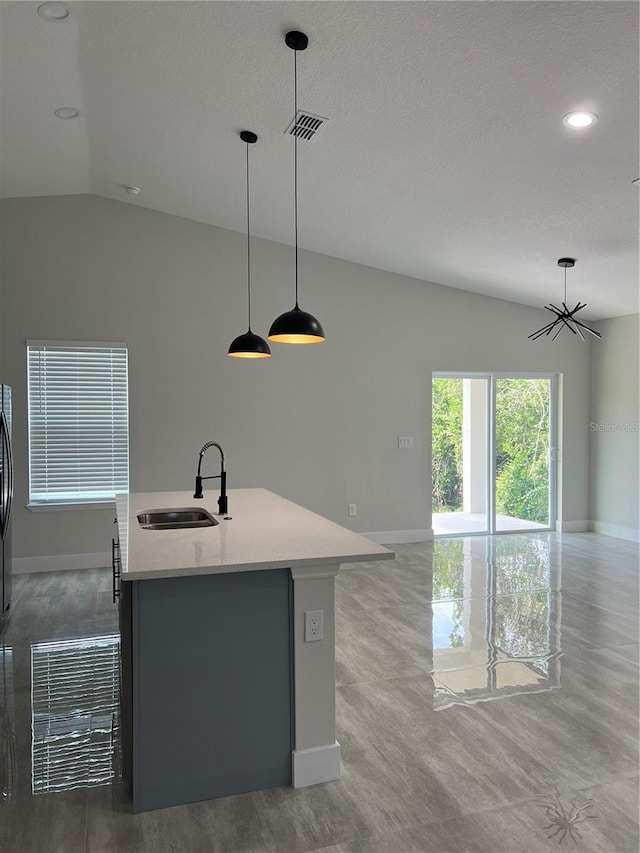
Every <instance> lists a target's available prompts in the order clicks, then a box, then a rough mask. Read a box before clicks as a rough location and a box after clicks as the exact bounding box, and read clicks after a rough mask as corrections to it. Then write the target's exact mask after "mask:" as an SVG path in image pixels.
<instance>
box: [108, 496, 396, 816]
mask: <svg viewBox="0 0 640 853" xmlns="http://www.w3.org/2000/svg"><path fill="white" fill-rule="evenodd" d="M216 497H217V495H216V493H215V491H211V492H208V493H207V492H205V495H204V499H203V500H194V498H193V495H192V493H190V492H157V493H152V492H141V493H132V494H128V495H121V496H118V498H117V501H116V504H117V524H118V539H119V543H116V544H115V545H114V593H115V595H117V596H119V604H120V622H121V636H122V703H121V707H122V743H123V766H124V771H125V776H126V778H127V780H128V782H129V784H130V787H131V793H132V802H133V811H134V812H138V811H145V810H148V809H154V808H161V807H165V806H170V805H177V804H180V803H187V802H194V801H197V800H202V799H210V798H213V797H219V796H227V795H230V794H237V793H241V792H245V791H251V790H258V789H260V788H268V787H273V786H277V785H287V784H291V785H293V786H294V787H296V788H297V787H304V786H306V785H312V784H315V783H318V782H328V781H331V780H333V779H337V778H339V776H340V746H339V744H338V743H337V742H336V739H335V643H334V636H335V631H334V578H335V576H336V574H337V572H338V569H339V567H340V564H341V563H348V562H360V561H365V560H367V561H368V560H384V559H393V557H394V554H393V552H391V551H389V550H388V549H387V548H384V547H382V546H380V545H377V544H375V543H373V542H371V541H370V540H368V539H365V538H364V537H362V536H359V535H357V534H355V533H353V532H351V531H349V530H347V529H345V528H343V527H341V526H340V525H337V524H334V523H333V522H331V521H328V520H327V519H325V518H322V517H321V516H319V515H316V514H315V513H312V512H310V511H308V510H305V509H303V508H302V507H300V506H298V505H297V504H294V503H292V502H291V501H288V500H285V499H284V498H281V497H279V496H278V495H275V494H274V493H272V492H269V491H267V490H266V489H232V490H230V491H229V493H228V498H229V511H228V513H227V514H226V515H225V516H219V515H217V514H216V513H217V509H218V507H217V502H216ZM176 508H179V509H193V508H197V509H199V510H204V511H206V512H208V513H210V515H211V516H212V517H213V518H214V519H215V520H216V521H217V522H218V524H216V525H215V526H207V527H195V528H186V529H160V530H158V529H144V528H143V527H141V525H140V523H139V521H138V516H139V515H142V514H144V513H150V512H152V511H154V510H155V511H161V510H168V509H176Z"/></svg>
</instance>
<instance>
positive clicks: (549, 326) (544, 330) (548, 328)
mask: <svg viewBox="0 0 640 853" xmlns="http://www.w3.org/2000/svg"><path fill="white" fill-rule="evenodd" d="M557 322H558V321H557V320H553V321H552V322H551V323H548V324H547V325H546V326H543V327H542V328H541V329H538V331H537V332H532V333H531V334H530V335H529V336H528V337H530V338H532V339H533V340H536V339H537V338H539V337H541V335H544V334H547V335H548V334H549V332H550V331H551V329H553V327H554V326H555V325H556V323H557Z"/></svg>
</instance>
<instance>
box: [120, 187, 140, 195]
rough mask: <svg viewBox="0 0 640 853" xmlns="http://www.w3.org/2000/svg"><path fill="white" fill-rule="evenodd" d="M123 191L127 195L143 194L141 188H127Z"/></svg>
mask: <svg viewBox="0 0 640 853" xmlns="http://www.w3.org/2000/svg"><path fill="white" fill-rule="evenodd" d="M122 189H123V190H124V191H125V192H126V193H127V195H140V193H141V192H142V190H141V189H140V187H131V186H127V187H123V188H122Z"/></svg>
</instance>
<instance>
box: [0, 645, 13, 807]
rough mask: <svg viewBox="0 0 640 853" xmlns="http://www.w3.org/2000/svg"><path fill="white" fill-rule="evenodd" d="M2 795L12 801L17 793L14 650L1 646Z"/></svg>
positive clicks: (0, 747)
mask: <svg viewBox="0 0 640 853" xmlns="http://www.w3.org/2000/svg"><path fill="white" fill-rule="evenodd" d="M0 668H1V669H2V673H1V675H2V677H1V678H0V795H1V796H2V801H3V802H7V801H8V800H11V799H12V797H13V796H14V794H15V791H16V715H15V698H14V692H13V649H12V648H11V646H5V645H4V644H2V645H0Z"/></svg>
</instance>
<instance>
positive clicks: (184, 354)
mask: <svg viewBox="0 0 640 853" xmlns="http://www.w3.org/2000/svg"><path fill="white" fill-rule="evenodd" d="M3 204H4V206H5V210H6V216H5V218H4V228H5V235H4V236H5V239H4V249H5V251H4V257H3V276H4V301H3V306H4V310H3V317H2V322H3V335H4V341H3V343H4V346H3V355H4V359H3V362H4V368H5V369H4V377H5V381H6V382H10V383H11V384H12V385H13V386H14V389H15V391H14V397H15V450H16V458H17V482H16V493H17V494H16V504H17V508H16V513H15V524H14V532H15V546H14V548H15V554H16V555H17V556H38V555H53V554H77V553H80V554H82V553H91V552H99V551H105V550H107V547H108V542H109V536H110V527H109V522H110V521H111V517H112V511H107V510H87V511H77V510H74V511H62V512H47V513H30V512H29V511H28V510H26V509H25V508H24V507H25V504H26V502H27V421H26V390H25V381H26V366H25V361H26V359H25V341H26V340H27V339H28V338H35V339H40V338H42V339H54V340H56V339H57V340H95V341H99V340H111V341H113V340H116V341H117V340H122V341H126V342H127V343H128V344H129V348H130V404H131V488H132V490H134V491H155V490H162V489H191V488H192V486H193V475H194V469H195V465H196V457H197V452H198V450H199V448H200V447H201V445H202V444H203V443H204V442H205V441H207V440H208V439H217V440H218V441H220V442H221V443H222V444H223V446H224V448H225V451H226V452H227V455H228V457H229V463H228V469H229V486H230V487H234V486H236V487H243V486H264V487H266V488H270V489H272V490H273V491H275V492H278V493H279V494H282V495H284V496H285V497H287V498H290V499H292V500H294V501H297V502H299V503H301V504H302V505H303V506H306V507H308V508H309V509H312V510H314V511H316V512H319V513H321V514H323V515H325V516H328V517H329V518H332V519H334V520H335V521H338V522H340V523H343V524H345V525H347V526H351V527H352V528H353V529H355V530H359V531H380V530H385V531H388V530H412V529H423V528H429V527H430V526H431V517H430V516H431V513H430V506H431V498H430V476H431V474H430V469H431V462H430V429H431V413H430V387H431V372H432V371H433V370H487V371H491V370H492V371H500V370H502V371H504V370H513V371H548V372H559V373H564V383H563V385H564V403H563V413H562V414H563V425H562V426H563V434H564V436H565V440H564V451H563V455H562V458H563V463H562V464H563V471H562V490H561V494H562V499H561V505H560V507H559V516H560V517H561V518H562V519H563V520H564V521H583V520H586V519H588V518H589V515H588V510H589V506H588V494H589V468H588V466H589V427H588V424H589V346H588V344H585V345H582V344H581V342H579V341H576V340H575V339H573V336H572V335H566V336H560V338H558V340H557V341H556V342H555V343H554V344H553V345H552V344H551V343H550V342H549V341H540V342H537V343H531V342H530V341H528V340H527V334H529V333H530V332H531V331H533V330H534V329H536V328H538V327H539V326H540V325H542V322H543V321H544V320H546V319H547V318H546V316H545V314H546V312H543V311H542V310H538V309H534V308H527V307H524V306H521V305H517V304H515V303H511V302H505V301H502V300H496V299H492V298H489V297H484V296H479V295H476V294H471V293H467V292H464V291H459V290H454V289H451V288H446V287H441V286H438V285H433V284H428V283H425V282H422V281H418V280H415V279H411V278H405V277H402V276H398V275H394V274H391V273H388V272H383V271H381V270H378V269H374V268H371V267H365V266H361V265H357V264H352V263H348V262H345V261H340V260H337V259H335V258H331V257H328V256H325V255H318V254H314V253H310V252H302V253H301V258H300V282H301V304H302V307H303V308H307V309H308V310H310V311H313V312H314V313H315V314H316V315H317V316H318V317H319V318H321V320H322V322H323V324H324V326H325V330H326V333H327V335H328V340H327V343H326V344H321V345H319V346H306V347H288V346H282V345H277V344H274V345H273V350H274V356H273V358H271V359H265V360H261V361H248V362H246V361H243V360H237V359H230V358H227V356H226V351H227V347H228V345H229V343H230V341H231V340H232V338H234V337H235V336H236V335H238V334H241V333H242V332H244V331H245V330H246V314H245V310H246V309H245V298H246V294H245V275H246V273H245V237H244V236H243V235H242V234H237V233H234V232H231V231H224V230H222V229H218V228H213V227H210V226H207V225H203V224H200V223H196V222H192V221H189V220H186V219H180V218H177V217H172V216H167V215H165V214H161V213H155V212H152V211H148V210H144V209H142V208H139V207H136V206H134V205H128V204H124V203H120V202H115V201H110V200H106V199H101V198H97V197H94V196H60V197H49V198H29V199H26V198H25V199H11V200H8V201H5V202H4V203H3ZM551 261H553V257H552V258H551ZM550 269H552V267H550ZM253 271H254V278H253V283H254V312H255V313H254V316H255V322H254V328H255V330H256V331H258V332H259V333H261V334H263V335H266V334H267V331H268V327H269V323H270V322H271V320H272V319H273V318H274V317H275V316H276V315H277V314H279V313H281V312H282V311H283V310H286V309H287V308H289V307H290V306H291V303H292V295H293V251H292V249H291V248H290V247H287V246H283V245H280V244H277V243H272V242H268V241H263V240H256V241H255V242H254V243H253ZM398 435H412V436H414V437H415V446H414V449H413V450H398V447H397V436H398ZM214 462H215V460H212V463H214ZM348 503H356V504H357V507H358V514H357V517H356V518H352V519H350V518H348V516H347V505H348ZM231 509H233V508H232V507H231Z"/></svg>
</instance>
